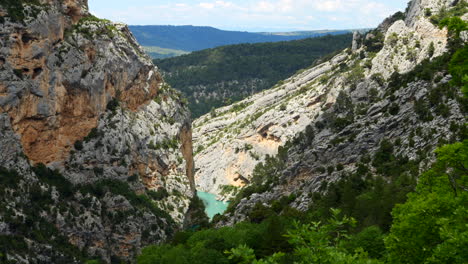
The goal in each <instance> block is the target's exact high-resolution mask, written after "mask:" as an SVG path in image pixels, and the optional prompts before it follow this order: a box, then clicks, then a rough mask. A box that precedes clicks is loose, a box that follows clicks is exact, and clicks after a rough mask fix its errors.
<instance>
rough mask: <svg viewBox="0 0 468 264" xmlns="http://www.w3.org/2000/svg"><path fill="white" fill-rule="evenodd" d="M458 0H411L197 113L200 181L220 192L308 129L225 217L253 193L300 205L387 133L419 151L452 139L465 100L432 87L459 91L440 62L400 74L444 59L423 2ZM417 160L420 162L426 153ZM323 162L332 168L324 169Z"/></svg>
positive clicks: (441, 36) (245, 207)
mask: <svg viewBox="0 0 468 264" xmlns="http://www.w3.org/2000/svg"><path fill="white" fill-rule="evenodd" d="M456 3H457V1H430V0H428V1H413V2H411V3H410V5H409V8H408V11H407V13H406V14H401V13H400V14H397V15H395V16H393V17H392V18H390V19H387V20H386V21H385V22H384V23H383V24H382V25H381V26H380V27H378V28H377V29H376V30H373V31H371V32H368V33H367V34H366V35H364V36H361V35H360V34H355V39H354V41H353V43H352V44H353V45H352V48H351V49H347V50H344V51H343V52H341V53H339V54H337V55H335V56H333V57H332V58H329V59H325V60H324V61H322V62H321V63H318V64H317V65H316V66H313V67H311V68H309V69H305V70H303V71H300V72H298V73H297V74H296V75H294V76H292V77H291V78H289V79H287V80H285V81H284V82H280V83H279V84H278V85H276V86H275V87H273V88H272V89H271V90H269V91H265V92H263V93H260V94H257V95H254V96H252V97H250V98H248V99H246V100H244V101H241V102H239V103H237V104H234V105H232V106H228V107H224V108H220V109H217V110H216V113H213V114H212V115H206V116H203V117H201V118H199V119H197V120H195V121H194V127H195V129H194V144H195V150H196V156H195V162H196V174H195V179H196V180H195V181H196V185H197V187H198V188H200V189H201V190H203V191H208V192H212V193H215V194H218V195H219V198H220V199H229V198H231V197H233V196H234V195H235V194H236V192H237V191H238V190H239V188H236V187H242V186H245V185H249V184H250V181H251V178H252V174H253V170H254V168H255V166H256V165H257V164H259V163H260V162H262V161H264V160H265V158H266V156H267V155H276V154H277V153H278V148H279V147H280V146H284V145H285V144H286V143H287V142H288V141H292V140H293V139H294V138H297V137H298V136H299V134H301V133H303V134H305V135H309V137H310V138H308V139H304V136H302V137H300V138H299V139H297V140H298V141H299V142H296V145H298V146H297V147H296V148H292V149H291V150H290V151H289V152H290V153H289V152H288V153H289V155H288V156H289V157H290V158H289V159H288V161H287V165H286V169H285V170H284V171H282V172H279V175H280V176H279V177H280V178H279V179H277V182H276V185H273V186H270V187H269V188H267V189H268V191H266V192H263V193H254V194H252V195H250V196H249V197H244V198H243V199H242V201H240V203H238V204H236V205H235V210H234V212H231V213H232V214H231V215H230V217H228V218H227V220H226V223H233V222H237V221H241V220H243V219H245V216H246V215H247V214H248V211H249V210H250V209H251V208H252V207H253V206H254V205H255V204H256V203H258V202H260V203H263V204H268V203H269V202H271V201H273V200H275V199H279V198H280V197H282V196H288V195H290V194H293V195H295V196H297V199H296V200H295V201H294V202H292V203H291V205H292V206H293V207H295V208H298V209H301V210H305V209H306V208H307V207H308V205H309V204H310V203H311V202H312V200H311V199H310V197H309V196H308V194H309V193H311V192H313V191H316V190H317V188H318V187H319V186H320V184H321V183H322V182H324V181H325V182H329V181H334V180H336V179H337V178H338V177H339V175H341V174H342V172H343V171H344V172H346V171H348V172H352V171H354V170H356V166H357V165H356V164H357V163H358V161H359V159H360V158H361V157H362V156H363V155H364V153H366V154H368V155H370V156H372V155H373V154H374V153H375V152H376V151H377V149H378V148H379V144H380V142H381V141H382V140H383V139H388V140H392V141H393V142H395V141H396V142H397V143H398V144H400V146H399V147H398V148H397V153H398V154H399V155H403V156H405V157H408V158H409V159H410V160H419V156H418V155H419V153H421V152H422V151H423V152H430V151H432V150H433V149H434V148H436V147H437V142H443V141H449V140H453V139H454V138H457V135H458V133H459V132H458V130H457V127H459V126H460V125H461V124H463V123H464V122H465V120H466V119H465V115H466V113H465V112H464V111H466V109H465V108H464V106H463V102H461V101H460V100H459V99H457V98H458V96H454V95H447V96H445V95H444V96H443V95H440V96H441V97H440V98H438V97H437V96H435V94H437V93H439V92H440V91H441V90H443V91H444V92H445V91H446V90H450V91H451V92H450V93H454V90H453V89H455V91H457V89H456V88H454V87H450V88H446V86H447V82H448V81H449V80H450V78H451V76H450V75H448V74H447V72H446V71H445V70H443V69H440V70H438V71H436V72H435V74H434V75H430V76H425V77H424V79H421V77H417V78H415V79H412V80H411V82H407V83H404V84H397V83H398V82H397V81H396V80H399V79H398V78H397V77H398V76H407V75H408V76H413V75H414V76H416V75H420V73H419V72H420V71H422V69H423V68H424V67H430V66H428V65H430V64H431V63H433V64H434V65H436V64H437V63H438V61H440V60H444V59H443V57H444V55H445V54H446V52H447V43H448V35H447V30H446V29H440V28H439V27H437V26H435V25H434V24H432V23H431V22H430V18H429V16H428V15H427V14H426V13H428V12H426V13H425V12H423V11H421V10H424V11H426V9H427V8H429V9H430V12H431V14H432V15H436V14H438V12H439V11H440V10H441V9H443V8H444V7H445V8H447V9H450V8H452V4H456ZM350 44H351V43H350ZM444 63H446V61H445V62H444ZM405 78H406V77H405ZM408 78H409V77H408ZM418 78H419V80H418ZM441 87H445V88H441ZM455 93H457V92H455ZM434 96H435V97H436V98H437V99H434ZM431 98H432V99H431ZM438 99H440V101H437V100H438ZM421 109H424V111H422V110H421ZM427 109H429V110H427ZM442 109H443V110H442ZM426 110H427V111H428V113H427V112H425V111H426ZM424 115H426V116H425V117H424ZM429 116H430V117H431V118H429ZM450 124H452V126H450ZM450 127H452V130H450V129H449V128H450ZM421 131H422V132H421ZM415 134H416V135H418V136H415ZM306 137H308V136H306ZM301 140H302V141H305V142H306V143H302V144H300V142H301ZM422 160H423V162H421V163H420V166H421V168H423V167H424V166H425V165H424V164H427V163H428V162H430V160H431V158H430V157H429V158H427V159H426V158H422ZM337 166H338V167H339V171H337V170H336V167H337ZM327 167H329V168H333V171H331V170H330V172H329V173H328V172H327V170H326V169H325V170H324V168H327ZM232 186H234V187H232Z"/></svg>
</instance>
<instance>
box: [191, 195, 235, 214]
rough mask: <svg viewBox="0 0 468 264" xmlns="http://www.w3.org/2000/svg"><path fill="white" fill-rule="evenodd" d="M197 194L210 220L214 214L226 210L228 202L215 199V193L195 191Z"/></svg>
mask: <svg viewBox="0 0 468 264" xmlns="http://www.w3.org/2000/svg"><path fill="white" fill-rule="evenodd" d="M197 195H198V197H199V198H200V199H201V200H202V201H203V203H204V204H205V207H206V209H205V212H206V214H207V215H208V217H209V218H210V220H211V219H213V216H215V214H222V213H224V211H226V209H227V207H228V204H229V203H226V202H221V201H218V200H216V195H214V194H212V193H207V192H200V191H197Z"/></svg>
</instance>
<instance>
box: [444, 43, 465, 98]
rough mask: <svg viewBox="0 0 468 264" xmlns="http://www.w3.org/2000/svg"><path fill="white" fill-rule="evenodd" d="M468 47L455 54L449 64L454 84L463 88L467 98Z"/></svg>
mask: <svg viewBox="0 0 468 264" xmlns="http://www.w3.org/2000/svg"><path fill="white" fill-rule="evenodd" d="M467 58H468V46H466V45H465V46H464V47H463V48H462V49H459V50H458V51H456V52H455V54H453V56H452V59H451V60H450V63H449V72H450V74H452V77H453V79H452V84H453V85H456V86H459V87H462V89H463V93H464V94H465V96H468V62H467Z"/></svg>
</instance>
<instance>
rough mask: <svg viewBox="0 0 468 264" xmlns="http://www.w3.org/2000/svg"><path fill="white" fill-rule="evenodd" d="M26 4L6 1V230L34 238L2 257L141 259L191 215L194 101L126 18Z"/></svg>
mask: <svg viewBox="0 0 468 264" xmlns="http://www.w3.org/2000/svg"><path fill="white" fill-rule="evenodd" d="M19 3H21V4H20V5H14V6H8V5H7V4H2V5H0V15H1V19H0V23H1V24H0V43H1V48H0V112H1V114H0V127H1V129H0V136H1V137H0V138H1V139H0V150H1V154H0V178H1V180H0V183H1V184H2V186H3V187H2V190H3V191H2V192H0V194H1V197H0V207H1V208H2V210H1V213H0V235H1V236H6V237H10V238H11V239H12V240H15V241H16V240H17V241H18V243H20V245H21V243H25V242H24V241H25V239H27V240H28V246H27V251H21V250H18V249H14V250H10V251H6V252H3V251H2V252H1V253H2V254H3V255H2V256H3V257H6V258H7V259H10V260H12V261H17V262H20V263H23V262H24V263H35V262H37V261H42V262H48V263H53V262H56V261H62V262H64V263H74V262H81V261H83V259H82V258H81V257H82V256H84V253H86V254H88V257H89V258H93V257H95V258H97V257H99V258H102V259H103V260H104V261H106V262H111V261H114V262H115V261H117V260H125V261H133V260H134V259H135V256H136V255H137V254H138V252H139V251H140V250H141V248H142V247H143V246H145V245H148V244H155V243H158V242H161V241H164V240H165V239H167V238H168V237H170V236H171V235H172V234H173V233H174V232H175V230H177V229H178V228H181V227H182V225H183V224H184V220H185V215H186V214H187V211H188V209H189V203H190V199H191V198H192V197H193V195H194V191H195V189H194V180H193V171H194V162H193V156H192V149H193V148H192V141H191V138H192V135H191V133H192V130H191V120H190V114H189V111H188V109H187V106H186V105H185V103H183V100H182V98H181V96H180V94H179V93H177V92H176V91H174V90H173V89H171V88H170V87H168V86H167V85H166V84H165V83H164V82H163V80H162V78H161V76H160V74H159V72H158V69H157V68H156V67H155V66H154V65H153V64H152V61H151V59H150V58H149V57H148V56H147V55H145V53H144V52H143V50H142V49H141V47H140V46H139V44H138V43H137V42H136V40H135V38H134V37H133V36H132V34H131V33H130V31H129V30H128V28H127V26H126V25H123V24H115V23H112V22H110V21H107V20H101V19H98V18H96V17H94V16H92V15H90V14H89V12H88V7H87V1H68V0H67V1H59V0H47V1H45V0H41V1H40V2H39V4H38V2H36V1H21V2H19ZM12 10H14V11H15V12H16V13H15V14H16V15H13V12H12ZM18 10H19V12H20V13H17V11H18ZM9 12H10V13H9ZM18 14H23V16H21V15H18ZM40 164H45V165H47V167H44V166H42V165H40ZM10 170H11V171H10ZM12 175H14V176H12ZM8 177H9V178H10V180H8ZM31 219H32V221H34V222H35V223H37V224H31V223H30V222H28V221H31ZM27 230H29V231H27ZM45 230H49V231H50V230H53V232H56V233H54V235H48V236H50V237H49V238H48V240H46V241H43V240H40V239H38V238H37V237H33V236H31V234H32V233H34V232H36V233H35V234H37V233H41V232H46V231H45ZM51 232H52V231H51ZM41 234H42V233H41ZM60 239H62V240H60ZM2 241H3V240H2ZM58 241H60V242H58ZM71 247H75V248H74V249H73V250H70V249H69V248H71ZM5 249H7V247H5ZM75 249H76V250H75ZM72 252H73V253H72ZM80 252H81V253H80ZM80 254H81V255H80ZM80 256H81V257H80Z"/></svg>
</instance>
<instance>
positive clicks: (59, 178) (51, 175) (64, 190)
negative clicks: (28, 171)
mask: <svg viewBox="0 0 468 264" xmlns="http://www.w3.org/2000/svg"><path fill="white" fill-rule="evenodd" d="M33 171H34V173H35V174H36V176H37V177H38V178H39V179H40V180H41V182H44V183H47V184H49V185H52V186H55V187H56V188H57V190H58V191H59V192H60V194H61V195H63V196H64V197H71V196H72V195H73V185H72V184H71V182H70V181H68V180H67V179H66V178H65V177H63V175H62V174H60V172H58V171H57V170H51V169H49V168H47V167H46V166H45V165H44V164H42V163H40V164H38V165H36V166H35V167H34V168H33Z"/></svg>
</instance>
